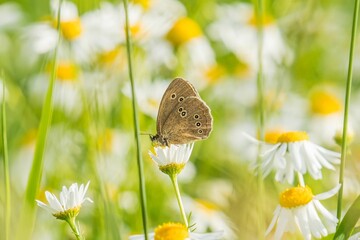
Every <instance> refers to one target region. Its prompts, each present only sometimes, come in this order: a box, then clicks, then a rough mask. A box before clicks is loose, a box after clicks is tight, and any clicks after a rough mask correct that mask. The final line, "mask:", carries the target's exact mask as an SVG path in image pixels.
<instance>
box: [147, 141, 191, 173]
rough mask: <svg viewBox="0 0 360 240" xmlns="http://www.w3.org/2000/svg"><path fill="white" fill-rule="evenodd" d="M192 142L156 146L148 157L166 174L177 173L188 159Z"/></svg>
mask: <svg viewBox="0 0 360 240" xmlns="http://www.w3.org/2000/svg"><path fill="white" fill-rule="evenodd" d="M193 147H194V143H189V144H181V145H175V144H171V145H170V146H165V147H164V146H156V147H154V152H152V151H149V155H150V157H151V158H152V159H153V160H154V161H155V162H156V163H157V165H158V166H159V169H160V170H161V171H162V172H164V173H165V174H168V175H174V174H175V175H177V174H179V173H180V172H181V171H182V169H183V168H184V167H185V164H186V163H187V162H188V161H189V158H190V155H191V152H192V150H193Z"/></svg>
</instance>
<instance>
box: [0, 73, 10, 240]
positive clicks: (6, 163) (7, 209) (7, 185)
mask: <svg viewBox="0 0 360 240" xmlns="http://www.w3.org/2000/svg"><path fill="white" fill-rule="evenodd" d="M0 77H1V80H2V84H3V89H2V91H3V97H2V125H1V128H2V143H3V159H4V182H5V240H9V236H10V220H11V195H10V194H11V191H10V173H9V157H8V149H7V147H8V146H7V134H6V103H5V78H4V73H3V72H1V76H0Z"/></svg>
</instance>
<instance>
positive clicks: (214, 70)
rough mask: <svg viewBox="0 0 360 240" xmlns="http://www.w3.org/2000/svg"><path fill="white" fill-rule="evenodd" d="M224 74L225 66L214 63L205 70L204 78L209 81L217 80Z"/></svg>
mask: <svg viewBox="0 0 360 240" xmlns="http://www.w3.org/2000/svg"><path fill="white" fill-rule="evenodd" d="M224 74H225V68H224V67H223V66H221V65H218V64H215V65H213V66H212V67H210V68H209V69H207V71H206V72H205V76H206V79H207V80H208V81H209V82H210V83H215V82H217V81H218V80H219V79H220V78H221V77H222V76H224Z"/></svg>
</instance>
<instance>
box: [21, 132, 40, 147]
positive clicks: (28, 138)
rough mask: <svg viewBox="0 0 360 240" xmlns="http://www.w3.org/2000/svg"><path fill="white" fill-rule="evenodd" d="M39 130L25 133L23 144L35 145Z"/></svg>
mask: <svg viewBox="0 0 360 240" xmlns="http://www.w3.org/2000/svg"><path fill="white" fill-rule="evenodd" d="M37 133H38V131H37V129H30V130H29V131H28V132H26V133H25V135H24V137H23V138H22V139H21V142H22V144H24V145H30V144H33V143H35V141H36V137H37Z"/></svg>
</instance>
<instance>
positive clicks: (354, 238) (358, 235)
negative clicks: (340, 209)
mask: <svg viewBox="0 0 360 240" xmlns="http://www.w3.org/2000/svg"><path fill="white" fill-rule="evenodd" d="M359 239H360V233H355V234H354V235H352V236H351V237H350V238H349V240H359Z"/></svg>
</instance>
